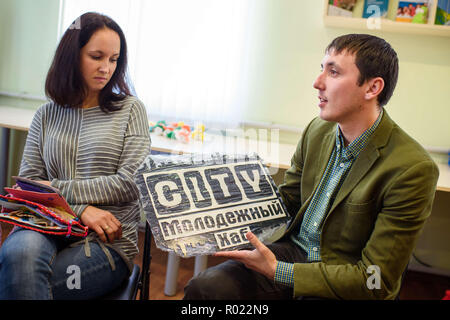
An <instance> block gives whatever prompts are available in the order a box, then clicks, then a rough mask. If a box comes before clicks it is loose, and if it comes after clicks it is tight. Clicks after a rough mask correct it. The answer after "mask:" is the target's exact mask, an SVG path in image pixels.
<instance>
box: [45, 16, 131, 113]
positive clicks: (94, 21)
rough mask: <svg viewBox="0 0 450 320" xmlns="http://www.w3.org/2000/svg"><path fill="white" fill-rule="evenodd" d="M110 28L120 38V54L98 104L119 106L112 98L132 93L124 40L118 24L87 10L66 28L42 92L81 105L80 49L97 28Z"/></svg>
mask: <svg viewBox="0 0 450 320" xmlns="http://www.w3.org/2000/svg"><path fill="white" fill-rule="evenodd" d="M103 28H109V29H111V30H113V31H115V32H116V33H117V34H118V35H119V38H120V56H119V58H118V60H117V66H116V70H115V71H114V73H113V75H112V76H111V79H110V80H109V82H108V83H107V84H106V86H105V87H104V88H103V89H102V90H101V91H100V94H99V105H100V107H101V109H102V110H103V111H104V112H108V111H114V110H117V109H120V107H118V106H117V104H115V103H114V102H117V101H121V100H123V99H124V98H125V97H126V96H129V95H131V93H130V89H129V87H128V84H127V43H126V40H125V35H124V34H123V32H122V29H121V28H120V27H119V25H118V24H117V23H116V22H114V20H112V19H111V18H109V17H107V16H105V15H102V14H99V13H95V12H88V13H85V14H83V15H81V16H80V17H79V18H77V19H76V20H75V21H74V22H73V23H72V25H71V26H70V27H69V28H68V29H67V30H66V32H65V33H64V35H63V37H62V38H61V41H60V42H59V45H58V48H57V49H56V52H55V56H54V58H53V62H52V65H51V67H50V69H49V71H48V74H47V79H46V82H45V93H46V95H47V97H48V98H50V99H52V100H53V101H54V102H55V103H57V104H59V105H61V106H63V107H69V108H79V107H81V106H82V104H83V102H84V100H85V98H86V96H87V90H86V87H85V83H84V80H83V76H82V74H81V70H80V51H81V48H83V47H84V46H85V45H86V44H87V43H88V42H89V39H90V38H91V36H92V35H93V34H94V33H95V32H96V31H97V30H99V29H103Z"/></svg>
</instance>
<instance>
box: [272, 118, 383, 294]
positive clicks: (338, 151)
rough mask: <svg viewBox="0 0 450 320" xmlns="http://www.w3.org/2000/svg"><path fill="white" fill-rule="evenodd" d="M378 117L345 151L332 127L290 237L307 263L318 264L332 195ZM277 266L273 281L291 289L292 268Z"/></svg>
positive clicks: (367, 137) (341, 141)
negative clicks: (316, 179) (321, 165)
mask: <svg viewBox="0 0 450 320" xmlns="http://www.w3.org/2000/svg"><path fill="white" fill-rule="evenodd" d="M382 117H383V110H382V111H381V112H380V114H379V116H378V118H377V120H376V121H375V122H374V124H373V125H372V126H371V127H370V128H369V129H367V130H366V131H364V132H363V133H362V134H361V135H360V136H359V137H358V138H356V139H355V140H353V141H352V142H351V143H350V144H349V145H348V146H347V147H345V144H344V139H343V137H342V133H341V130H340V128H339V125H337V126H336V144H335V147H334V149H333V152H332V154H331V157H330V160H329V161H328V164H327V167H326V169H325V172H324V174H323V176H322V179H321V180H320V183H319V186H318V187H317V188H316V191H315V193H314V196H313V198H312V199H311V203H310V205H309V206H308V208H307V209H306V212H305V214H304V216H303V220H302V224H301V226H300V230H299V232H298V233H297V234H296V235H294V234H292V235H291V240H292V241H293V242H294V243H296V244H297V245H298V246H300V247H301V248H302V249H303V250H304V251H305V252H306V254H307V261H308V262H314V261H320V260H321V255H320V236H321V233H322V231H321V230H322V227H323V221H324V217H326V215H327V213H328V211H329V208H330V207H331V205H332V204H333V201H334V199H335V197H336V194H337V192H338V191H339V189H340V187H341V185H342V183H343V182H344V180H345V177H346V176H347V174H348V172H349V171H350V169H351V166H352V164H353V162H354V161H355V160H356V158H357V157H358V155H359V153H360V152H361V151H362V150H363V149H364V147H365V146H366V144H367V141H368V140H369V138H370V136H371V135H372V133H373V132H374V131H375V129H376V128H377V127H378V124H379V123H380V121H381V118H382ZM278 264H279V265H278ZM278 264H277V269H276V272H275V278H274V280H275V281H276V282H278V283H281V284H285V285H289V286H293V285H294V275H293V273H294V271H293V270H294V268H293V264H286V263H280V262H279V263H278Z"/></svg>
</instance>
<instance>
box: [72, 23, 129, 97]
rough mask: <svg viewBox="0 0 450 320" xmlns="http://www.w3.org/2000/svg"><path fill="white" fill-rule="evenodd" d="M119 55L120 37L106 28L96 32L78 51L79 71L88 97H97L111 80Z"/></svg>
mask: <svg viewBox="0 0 450 320" xmlns="http://www.w3.org/2000/svg"><path fill="white" fill-rule="evenodd" d="M119 55H120V37H119V35H118V34H117V33H116V32H115V31H113V30H111V29H108V28H103V29H99V30H97V31H96V32H95V33H94V34H93V35H92V36H91V38H90V39H89V42H88V43H86V45H85V46H84V47H83V48H81V51H80V69H81V70H80V71H81V74H82V76H83V80H84V84H85V86H86V88H87V90H88V97H90V98H93V97H96V98H97V97H98V94H99V92H100V90H102V89H103V88H104V87H105V86H106V84H107V83H108V82H109V80H110V79H111V77H112V75H113V74H114V71H115V70H116V67H117V60H118V59H119Z"/></svg>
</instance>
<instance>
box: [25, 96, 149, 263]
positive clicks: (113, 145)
mask: <svg viewBox="0 0 450 320" xmlns="http://www.w3.org/2000/svg"><path fill="white" fill-rule="evenodd" d="M120 103H121V104H122V108H121V109H120V110H118V111H113V112H110V113H104V112H103V111H102V110H101V109H100V107H98V106H97V107H93V108H88V109H73V108H62V107H61V106H59V105H56V104H55V103H53V102H49V103H47V104H45V105H43V106H41V107H40V108H39V109H38V110H37V112H36V114H35V115H34V118H33V121H32V123H31V126H30V130H29V132H28V136H27V141H26V145H25V150H24V154H23V157H22V163H21V167H20V172H19V175H20V176H23V177H27V178H31V179H35V180H47V181H51V185H52V186H53V187H56V188H58V189H59V190H60V191H61V193H62V195H63V196H64V197H65V198H66V200H67V202H68V203H69V204H70V205H71V207H72V209H73V210H74V212H75V213H76V214H77V215H80V214H81V213H82V212H83V211H84V209H85V208H86V207H87V206H88V205H93V206H95V207H97V208H100V209H103V210H107V211H109V212H111V213H112V214H114V216H115V217H116V218H117V219H118V220H119V221H120V222H121V223H122V238H121V239H120V240H116V241H114V243H113V247H114V248H115V249H117V250H119V252H120V251H121V253H123V254H125V255H126V257H128V258H129V259H130V260H132V259H133V257H134V256H135V255H136V253H137V252H138V248H137V225H138V223H139V220H140V210H139V202H138V189H137V187H136V185H135V184H134V180H133V175H134V172H135V170H136V169H137V168H138V167H139V165H140V164H141V162H142V161H143V160H144V158H145V157H146V156H147V155H148V154H149V152H150V133H149V128H148V120H147V113H146V110H145V107H144V105H143V104H142V102H141V101H139V100H138V99H136V98H135V97H127V98H126V99H125V100H123V101H122V102H120ZM93 233H94V232H93Z"/></svg>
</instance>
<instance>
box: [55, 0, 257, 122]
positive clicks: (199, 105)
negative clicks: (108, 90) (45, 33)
mask: <svg viewBox="0 0 450 320" xmlns="http://www.w3.org/2000/svg"><path fill="white" fill-rule="evenodd" d="M61 1H62V5H61V14H60V15H61V17H60V34H62V32H64V30H65V29H67V28H68V27H69V26H70V24H71V23H72V22H73V21H74V20H75V18H76V17H78V16H79V15H81V14H82V13H84V12H87V11H96V12H100V13H103V14H106V15H108V16H110V17H111V18H113V19H114V20H115V21H116V22H117V23H118V24H119V25H120V26H121V27H122V29H123V31H124V33H125V35H126V37H127V43H128V47H129V69H130V76H131V79H132V81H133V84H134V87H135V90H136V94H137V96H138V97H139V98H140V99H141V100H142V101H143V102H144V103H145V105H146V107H147V110H148V114H149V117H150V119H151V120H154V121H156V120H168V121H185V122H187V123H189V122H190V123H192V125H193V124H194V123H193V122H195V123H198V122H203V123H205V124H209V125H218V124H222V125H223V126H226V127H230V126H232V125H233V124H234V123H236V122H237V121H239V120H241V119H240V114H241V110H242V109H243V108H244V107H245V102H246V92H247V91H248V90H247V86H248V85H247V80H248V75H247V70H248V68H247V63H246V62H247V61H248V41H247V40H248V38H249V33H250V25H251V16H252V12H253V10H252V9H253V7H254V4H255V0H77V1H75V0H61Z"/></svg>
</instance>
